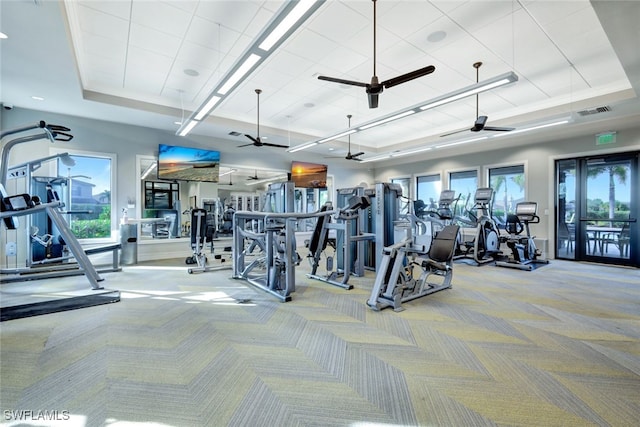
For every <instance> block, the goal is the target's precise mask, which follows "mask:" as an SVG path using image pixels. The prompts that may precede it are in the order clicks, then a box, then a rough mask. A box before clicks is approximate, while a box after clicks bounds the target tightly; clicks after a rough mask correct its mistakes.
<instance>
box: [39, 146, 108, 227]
mask: <svg viewBox="0 0 640 427" xmlns="http://www.w3.org/2000/svg"><path fill="white" fill-rule="evenodd" d="M69 158H70V159H71V160H69ZM114 159H115V155H111V154H94V153H91V154H84V153H83V154H72V153H70V155H69V157H66V156H65V157H64V158H59V159H58V175H59V176H60V178H59V179H58V180H53V181H51V182H50V183H49V185H52V187H53V189H54V190H56V188H55V187H56V183H58V182H59V183H60V184H61V188H60V189H59V190H58V191H57V192H58V197H60V198H61V199H62V202H64V203H65V206H66V211H67V212H68V214H67V215H66V219H67V222H68V223H69V227H70V228H71V231H72V232H73V234H74V235H75V236H76V238H78V239H104V238H107V239H110V238H111V237H112V230H113V229H114V228H115V223H116V221H115V220H114V218H115V216H114V212H113V209H112V201H113V200H114V194H113V192H112V188H113V187H112V182H113V177H114V175H115V171H114V165H115V161H114ZM64 187H66V188H64Z"/></svg>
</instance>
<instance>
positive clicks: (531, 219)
mask: <svg viewBox="0 0 640 427" xmlns="http://www.w3.org/2000/svg"><path fill="white" fill-rule="evenodd" d="M537 211H538V204H537V203H536V202H520V203H518V204H517V205H516V213H515V214H509V215H507V223H506V224H505V230H506V231H507V232H508V233H509V235H508V236H501V237H500V242H501V243H506V244H507V246H508V247H509V248H510V249H511V256H510V257H509V258H508V259H507V260H500V261H497V262H496V265H497V266H500V267H511V268H519V269H521V270H528V271H531V270H533V269H534V265H535V264H549V260H546V259H540V258H539V257H540V256H542V253H541V252H540V251H539V250H538V248H537V247H536V244H535V241H534V239H535V236H532V235H531V231H530V230H529V224H538V223H539V222H540V217H539V216H538V215H537ZM523 231H525V232H526V235H525V236H521V234H522V232H523Z"/></svg>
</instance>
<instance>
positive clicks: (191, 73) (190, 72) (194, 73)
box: [183, 68, 200, 77]
mask: <svg viewBox="0 0 640 427" xmlns="http://www.w3.org/2000/svg"><path fill="white" fill-rule="evenodd" d="M183 71H184V73H185V74H186V75H187V76H191V77H198V76H199V75H200V73H199V72H197V71H196V70H194V69H191V68H186V69H184V70H183Z"/></svg>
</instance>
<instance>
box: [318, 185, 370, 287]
mask: <svg viewBox="0 0 640 427" xmlns="http://www.w3.org/2000/svg"><path fill="white" fill-rule="evenodd" d="M368 206H369V198H368V197H366V196H364V195H360V196H358V195H354V196H351V197H350V198H349V203H348V205H346V206H345V207H344V208H342V209H340V210H339V211H338V212H337V213H336V212H335V211H333V210H332V208H333V206H332V205H331V202H327V203H326V204H325V205H324V206H323V207H322V208H321V210H320V212H324V213H325V214H326V215H323V216H321V217H319V218H318V220H317V222H316V227H315V229H314V232H313V235H312V238H311V241H310V243H309V254H308V255H307V258H309V260H310V262H311V273H309V274H308V275H307V277H309V278H311V279H316V280H321V281H323V282H327V283H329V284H331V285H335V286H339V287H341V288H344V289H353V285H351V284H349V283H348V282H349V276H351V274H353V275H356V276H364V243H365V242H366V241H369V240H373V239H374V238H375V236H374V235H373V234H371V233H363V232H362V228H361V225H362V221H361V215H362V212H363V211H364V209H366V208H367V207H368ZM332 215H335V217H336V218H335V219H336V221H335V222H332V221H331V219H332ZM332 230H335V233H336V235H335V243H334V244H333V245H332V246H333V247H334V249H335V253H336V258H337V262H336V264H337V265H336V266H335V268H334V265H333V264H334V262H333V261H334V258H333V257H332V256H327V257H326V271H327V274H326V275H320V274H318V267H319V265H320V258H321V256H322V253H323V252H324V251H325V249H326V247H327V244H328V242H329V234H330V232H331V231H332ZM340 277H341V279H340Z"/></svg>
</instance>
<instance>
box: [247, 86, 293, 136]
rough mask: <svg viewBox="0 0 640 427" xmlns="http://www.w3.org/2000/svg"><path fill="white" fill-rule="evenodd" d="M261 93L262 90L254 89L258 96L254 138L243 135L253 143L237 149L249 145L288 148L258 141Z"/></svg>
mask: <svg viewBox="0 0 640 427" xmlns="http://www.w3.org/2000/svg"><path fill="white" fill-rule="evenodd" d="M261 93H262V89H256V94H258V122H257V123H258V127H257V129H258V132H257V135H256V137H255V138H254V137H253V136H251V135H249V134H246V133H245V134H244V136H246V137H247V138H249V139H250V140H251V141H253V142H252V143H250V144H244V145H240V146H239V147H248V146H250V145H254V146H256V147H262V146H264V147H277V148H289V146H288V145H280V144H272V143H270V142H262V140H261V139H260V94H261Z"/></svg>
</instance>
